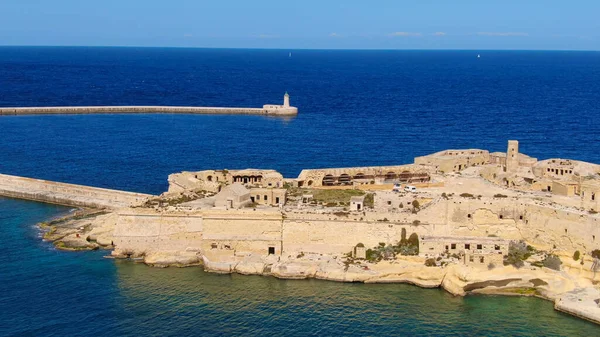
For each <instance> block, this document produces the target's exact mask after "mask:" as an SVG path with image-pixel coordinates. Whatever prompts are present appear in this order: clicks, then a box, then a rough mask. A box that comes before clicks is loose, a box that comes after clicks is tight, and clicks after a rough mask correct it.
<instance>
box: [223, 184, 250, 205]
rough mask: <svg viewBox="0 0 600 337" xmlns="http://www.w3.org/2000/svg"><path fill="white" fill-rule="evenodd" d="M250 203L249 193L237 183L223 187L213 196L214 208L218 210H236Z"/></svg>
mask: <svg viewBox="0 0 600 337" xmlns="http://www.w3.org/2000/svg"><path fill="white" fill-rule="evenodd" d="M250 202H251V199H250V191H248V189H247V188H245V187H244V186H243V185H242V184H239V183H235V184H232V185H228V186H226V187H224V188H223V189H222V190H221V192H219V193H217V195H216V196H215V207H219V208H226V209H232V208H235V209H237V208H242V207H245V206H246V205H248V204H249V203H250Z"/></svg>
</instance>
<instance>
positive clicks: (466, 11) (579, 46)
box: [0, 0, 600, 50]
mask: <svg viewBox="0 0 600 337" xmlns="http://www.w3.org/2000/svg"><path fill="white" fill-rule="evenodd" d="M0 45H74V46H81V45H83V46H173V47H231V48H285V49H293V48H350V49H558V50H600V0H571V1H568V0H562V1H555V0H518V1H517V0H502V1H500V0H478V1H472V0H445V1H444V0H436V1H434V0H414V1H404V0H395V1H383V0H382V1H377V0H370V1H369V0H360V1H359V0H345V1H327V0H320V1H315V0H296V1H292V0H287V1H286V0H277V1H275V0H244V1H241V0H239V1H232V0H218V1H204V0H161V1H158V0H93V1H92V0H0Z"/></svg>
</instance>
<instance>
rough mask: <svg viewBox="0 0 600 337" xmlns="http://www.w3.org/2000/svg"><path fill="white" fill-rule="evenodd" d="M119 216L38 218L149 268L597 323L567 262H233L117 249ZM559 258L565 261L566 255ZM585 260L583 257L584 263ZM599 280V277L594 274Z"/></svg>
mask: <svg viewBox="0 0 600 337" xmlns="http://www.w3.org/2000/svg"><path fill="white" fill-rule="evenodd" d="M115 216H116V215H115V214H114V213H107V212H105V211H102V210H93V209H77V210H75V211H74V212H72V213H70V214H68V215H66V216H63V217H60V218H57V219H53V220H51V221H49V222H45V223H40V224H38V225H39V227H40V229H41V230H42V231H43V232H44V235H43V239H44V240H45V241H50V242H53V243H54V246H55V247H56V248H57V249H60V250H65V251H85V250H96V249H106V250H111V255H110V257H112V258H118V259H133V260H139V261H140V262H143V263H145V264H146V265H148V266H152V267H161V268H166V267H192V266H202V267H203V268H204V270H205V271H207V272H211V273H221V274H230V273H238V274H242V275H262V276H272V277H275V278H279V279H294V280H299V279H311V278H314V279H319V280H327V281H335V282H351V283H354V282H357V283H372V284H376V283H378V284H389V283H407V284H412V285H415V286H418V287H422V288H442V289H444V290H445V291H447V292H449V293H450V294H452V295H455V296H466V295H469V294H481V295H504V296H535V297H539V298H543V299H545V300H549V301H553V302H554V303H555V308H556V310H559V311H562V312H565V313H568V314H571V315H574V316H577V317H580V318H583V319H586V320H589V321H592V322H594V323H597V324H600V313H599V312H598V311H600V310H599V309H598V305H597V303H596V302H595V301H598V299H600V291H599V290H598V289H597V288H596V284H597V282H598V281H600V280H596V275H595V274H592V273H591V272H590V271H589V270H590V268H589V267H590V266H587V265H581V264H580V263H575V262H573V263H569V262H566V263H565V265H564V266H563V270H562V271H555V270H552V269H548V268H545V267H532V266H527V267H521V268H519V269H517V268H515V267H513V266H499V267H495V268H493V269H488V268H485V267H470V266H465V265H462V264H459V263H455V264H448V265H445V266H443V267H439V266H437V267H428V266H425V264H424V261H425V259H424V258H423V257H417V256H398V257H397V258H396V259H394V260H391V261H380V262H377V263H370V262H367V261H364V260H363V261H359V260H353V259H348V257H347V256H344V255H323V254H310V253H300V254H298V255H288V256H274V255H269V256H257V255H252V254H247V255H244V256H235V257H234V258H233V259H231V260H222V259H212V260H211V259H210V258H209V257H207V256H204V255H201V254H200V253H199V252H196V251H187V252H153V253H147V254H146V253H140V252H129V251H120V250H118V249H115V247H114V246H113V242H112V232H113V230H114V224H115V223H116V222H115V218H114V217H115ZM568 260H569V259H568V257H567V258H563V261H568ZM589 263H590V262H588V264H589ZM599 278H600V276H599Z"/></svg>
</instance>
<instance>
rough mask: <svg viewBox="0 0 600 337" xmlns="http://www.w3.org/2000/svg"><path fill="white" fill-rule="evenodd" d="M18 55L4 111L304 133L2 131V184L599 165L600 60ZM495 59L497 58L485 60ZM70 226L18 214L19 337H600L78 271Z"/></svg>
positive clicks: (368, 54)
mask: <svg viewBox="0 0 600 337" xmlns="http://www.w3.org/2000/svg"><path fill="white" fill-rule="evenodd" d="M289 52H290V51H289V50H234V49H231V50H226V49H223V50H219V49H160V48H155V49H152V48H83V47H78V48H54V47H39V48H38V47H30V48H25V47H0V106H40V105H43V106H60V105H200V106H240V107H260V106H262V105H263V104H265V103H280V102H281V101H282V99H283V94H284V93H285V92H286V91H287V92H289V94H290V96H291V100H292V104H293V105H295V106H297V107H298V108H299V110H300V113H299V115H298V116H297V117H296V118H293V119H278V118H268V117H261V116H202V115H170V114H165V115H149V114H141V115H119V114H115V115H91V116H82V115H63V116H2V117H0V139H1V143H0V173H7V174H16V175H21V176H29V177H36V178H43V179H52V180H57V181H64V182H71V183H79V184H86V185H93V186H99V187H108V188H117V189H125V190H131V191H138V192H147V193H161V192H162V191H164V190H165V189H166V187H167V176H168V175H169V174H170V173H174V172H178V171H182V170H201V169H209V168H228V169H236V168H247V167H255V168H274V169H277V170H279V171H280V172H282V173H283V174H284V175H285V176H289V177H293V176H297V175H298V173H299V172H300V171H301V170H302V169H303V168H316V167H341V166H358V165H388V164H390V165H391V164H403V163H410V162H412V159H413V157H414V156H418V155H424V154H428V153H431V152H435V151H439V150H443V149H446V148H469V147H474V148H483V149H489V150H491V151H504V150H505V148H506V141H507V140H508V139H518V140H519V141H520V143H521V144H520V145H521V146H520V147H521V151H522V152H525V153H527V154H529V155H532V156H535V157H538V158H548V157H566V158H574V159H580V160H586V161H592V162H597V163H600V151H599V150H600V144H599V141H600V121H599V118H600V81H599V80H598V79H600V53H598V52H537V51H536V52H532V51H485V52H480V51H479V52H478V51H323V50H319V51H317V50H292V51H291V52H292V53H293V56H292V57H291V58H290V57H289V56H288V55H289ZM477 54H481V58H477ZM67 211H68V209H67V208H64V207H59V206H52V205H45V204H40V203H33V202H26V201H17V200H10V199H0V226H1V227H2V230H1V231H0V256H1V258H0V293H1V294H2V296H0V335H2V336H4V335H31V336H59V335H60V336H65V335H69V336H71V335H82V336H87V335H97V336H104V335H107V336H126V335H139V336H183V335H208V334H209V333H210V334H212V335H263V336H264V335H269V336H280V335H286V336H288V335H315V334H319V335H332V334H344V335H355V336H363V335H439V336H444V335H472V336H505V335H525V336H549V335H556V336H591V335H600V328H599V327H597V326H595V325H593V324H591V323H587V322H584V321H581V320H578V319H575V318H572V317H569V316H567V315H563V314H560V313H558V312H555V311H554V310H553V308H552V303H550V302H546V301H543V300H539V299H535V298H508V297H494V296H485V297H484V296H469V297H466V298H455V297H452V296H450V295H448V294H446V293H445V292H444V291H442V290H426V289H420V288H417V287H413V286H409V285H364V284H340V283H333V282H324V281H316V280H311V281H282V280H277V279H274V278H269V277H251V276H239V275H226V276H223V275H214V274H207V273H204V272H203V271H202V270H201V269H200V268H185V269H175V268H168V269H156V268H149V267H146V266H143V265H137V264H133V263H130V262H119V261H114V260H109V259H105V258H103V255H105V254H106V252H101V251H100V252H91V253H66V252H59V251H56V250H54V249H53V248H52V246H51V245H49V244H47V243H44V242H42V241H41V240H40V238H39V233H38V231H37V229H36V228H35V226H34V225H35V223H36V222H39V221H43V220H45V219H48V218H49V217H53V216H56V215H58V214H61V213H64V212H67Z"/></svg>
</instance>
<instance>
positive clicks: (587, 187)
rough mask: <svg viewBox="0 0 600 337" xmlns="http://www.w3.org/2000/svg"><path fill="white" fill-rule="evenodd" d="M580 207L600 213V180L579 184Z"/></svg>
mask: <svg viewBox="0 0 600 337" xmlns="http://www.w3.org/2000/svg"><path fill="white" fill-rule="evenodd" d="M580 195H581V207H583V208H585V209H586V210H591V211H594V212H600V179H591V180H585V181H583V182H582V183H581V193H580Z"/></svg>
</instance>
